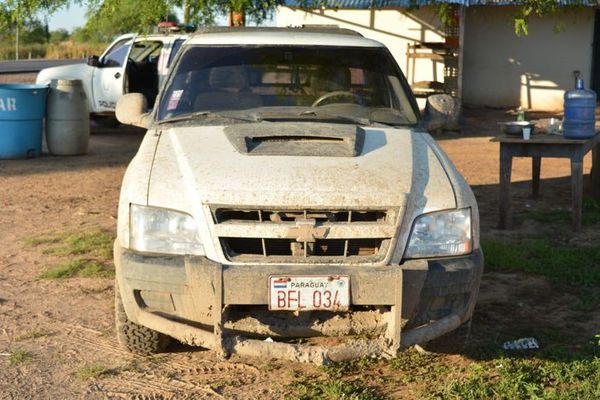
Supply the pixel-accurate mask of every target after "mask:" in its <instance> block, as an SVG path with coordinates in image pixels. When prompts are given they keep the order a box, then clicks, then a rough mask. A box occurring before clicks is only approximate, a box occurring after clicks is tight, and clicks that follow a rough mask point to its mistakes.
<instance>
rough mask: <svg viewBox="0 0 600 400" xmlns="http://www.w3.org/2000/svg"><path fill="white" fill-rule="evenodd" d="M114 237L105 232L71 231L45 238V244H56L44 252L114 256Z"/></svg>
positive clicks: (65, 254)
mask: <svg viewBox="0 0 600 400" xmlns="http://www.w3.org/2000/svg"><path fill="white" fill-rule="evenodd" d="M114 239H115V238H114V237H113V236H111V235H108V234H107V233H105V232H101V231H98V232H86V233H70V234H66V235H61V236H58V237H50V238H45V242H42V243H43V244H50V245H54V246H52V247H50V248H48V249H46V250H44V254H53V255H57V256H70V255H88V256H92V257H98V258H102V259H110V258H111V257H112V246H113V241H114Z"/></svg>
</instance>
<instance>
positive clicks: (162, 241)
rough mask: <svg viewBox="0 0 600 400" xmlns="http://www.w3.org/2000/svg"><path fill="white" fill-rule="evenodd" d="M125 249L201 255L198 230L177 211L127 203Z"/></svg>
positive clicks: (188, 218) (193, 223)
mask: <svg viewBox="0 0 600 400" xmlns="http://www.w3.org/2000/svg"><path fill="white" fill-rule="evenodd" d="M129 218H130V219H129V246H130V247H131V249H133V250H137V251H143V252H148V253H167V254H195V255H204V247H203V246H202V243H201V242H200V239H199V237H198V227H197V226H196V221H194V218H193V217H192V216H191V215H188V214H185V213H182V212H180V211H173V210H168V209H165V208H158V207H146V206H140V205H136V204H131V206H130V207H129Z"/></svg>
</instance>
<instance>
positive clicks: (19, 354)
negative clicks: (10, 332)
mask: <svg viewBox="0 0 600 400" xmlns="http://www.w3.org/2000/svg"><path fill="white" fill-rule="evenodd" d="M32 358H33V355H32V354H31V353H30V352H28V351H27V350H23V349H15V350H13V351H11V353H10V356H9V357H8V362H9V363H10V365H12V366H15V365H19V364H23V363H26V362H29V361H31V359H32Z"/></svg>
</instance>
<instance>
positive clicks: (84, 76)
mask: <svg viewBox="0 0 600 400" xmlns="http://www.w3.org/2000/svg"><path fill="white" fill-rule="evenodd" d="M93 71H94V68H92V67H90V66H89V65H87V64H84V63H81V64H69V65H61V66H58V67H52V68H44V69H43V70H41V71H40V72H39V73H38V76H37V78H36V83H38V84H42V85H46V84H48V83H50V81H51V80H52V79H81V80H83V81H84V82H86V81H88V80H91V79H92V74H93Z"/></svg>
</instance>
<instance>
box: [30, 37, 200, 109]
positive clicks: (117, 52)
mask: <svg viewBox="0 0 600 400" xmlns="http://www.w3.org/2000/svg"><path fill="white" fill-rule="evenodd" d="M187 36H188V35H187V34H182V33H168V34H167V33H165V34H152V35H143V36H137V35H135V34H125V35H122V36H119V37H118V38H117V39H116V40H115V41H114V42H112V43H111V45H110V46H108V48H107V49H106V51H104V53H103V54H102V55H101V56H100V57H98V56H91V57H89V58H88V60H87V63H86V64H84V63H81V64H71V65H65V66H60V67H53V68H46V69H43V70H41V71H40V73H39V74H38V76H37V80H36V83H39V84H49V83H50V82H51V81H52V80H53V79H80V80H81V81H82V82H83V88H84V91H85V93H86V97H87V100H88V109H89V110H90V114H91V115H92V117H99V116H113V115H114V111H115V106H116V104H117V99H118V98H119V97H120V96H122V95H123V94H125V93H129V92H136V93H143V94H144V96H146V98H147V99H148V102H149V103H150V104H151V105H152V104H153V103H154V99H155V98H156V95H157V94H158V88H159V87H160V84H161V83H162V81H163V80H164V78H165V76H166V74H167V72H168V70H169V66H170V64H171V62H172V61H173V58H174V56H175V54H176V53H177V51H178V50H179V48H180V47H181V45H182V43H183V42H184V41H185V40H186V39H187Z"/></svg>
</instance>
